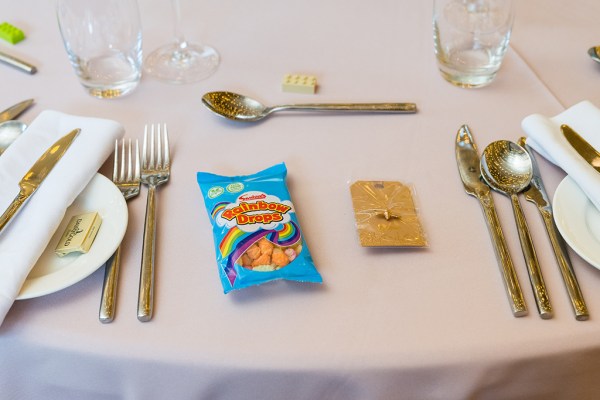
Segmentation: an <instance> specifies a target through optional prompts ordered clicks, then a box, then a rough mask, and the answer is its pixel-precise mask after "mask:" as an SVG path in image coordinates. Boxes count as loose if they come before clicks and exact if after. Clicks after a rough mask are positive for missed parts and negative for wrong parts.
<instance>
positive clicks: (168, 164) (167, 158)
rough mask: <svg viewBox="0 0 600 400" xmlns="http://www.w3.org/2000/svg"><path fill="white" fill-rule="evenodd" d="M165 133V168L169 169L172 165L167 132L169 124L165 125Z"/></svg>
mask: <svg viewBox="0 0 600 400" xmlns="http://www.w3.org/2000/svg"><path fill="white" fill-rule="evenodd" d="M163 131H164V133H165V146H164V147H165V163H164V168H169V166H170V165H171V160H170V155H169V132H168V131H167V124H165V125H164V128H163Z"/></svg>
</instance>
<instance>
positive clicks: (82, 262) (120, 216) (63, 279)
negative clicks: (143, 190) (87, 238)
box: [17, 173, 129, 300]
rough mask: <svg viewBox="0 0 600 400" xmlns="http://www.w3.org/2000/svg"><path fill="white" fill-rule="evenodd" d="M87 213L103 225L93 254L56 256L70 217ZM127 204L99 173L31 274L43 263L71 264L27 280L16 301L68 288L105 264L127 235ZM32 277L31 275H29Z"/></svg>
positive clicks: (75, 202) (114, 187) (115, 188)
mask: <svg viewBox="0 0 600 400" xmlns="http://www.w3.org/2000/svg"><path fill="white" fill-rule="evenodd" d="M88 211H97V212H98V213H99V214H100V217H101V218H102V225H101V226H100V229H99V231H98V235H97V236H96V239H95V241H94V244H93V245H92V247H91V248H90V251H89V252H88V253H85V254H77V255H75V254H73V255H67V256H65V257H70V259H68V260H67V261H65V258H63V259H61V258H59V257H58V256H56V255H55V254H54V249H55V247H56V243H57V242H58V240H59V239H60V236H61V235H62V232H63V231H64V229H65V226H66V224H67V223H68V222H69V220H70V219H71V217H73V216H74V215H77V214H81V213H83V212H88ZM128 218H129V215H128V210H127V204H126V202H125V199H124V197H123V195H122V194H121V192H120V190H119V189H118V188H117V187H116V186H115V185H114V184H113V183H112V181H111V180H110V179H108V178H106V177H105V176H104V175H101V174H98V173H97V174H96V175H94V176H93V177H92V179H91V180H90V182H89V183H88V185H87V186H86V187H85V188H84V189H83V190H82V191H81V193H80V194H79V196H78V197H77V198H76V199H75V200H74V201H73V204H71V206H69V208H67V210H66V212H65V216H64V218H63V220H62V222H61V223H60V225H59V227H58V229H57V230H56V232H55V233H54V235H53V236H52V239H51V240H50V242H49V243H48V246H47V247H46V249H45V250H44V252H43V253H42V255H41V256H40V258H39V259H38V262H37V263H36V265H35V266H34V267H33V268H32V272H34V271H35V269H36V267H37V268H43V266H47V264H43V266H40V265H42V264H40V263H42V262H45V261H47V260H48V259H50V262H55V263H59V262H68V264H65V266H64V267H62V268H59V269H57V270H55V271H53V272H50V273H48V274H45V275H41V276H38V277H28V278H27V279H26V280H25V283H24V284H23V286H22V288H21V291H20V292H19V295H18V296H17V300H24V299H31V298H35V297H40V296H44V295H47V294H50V293H54V292H57V291H59V290H62V289H65V288H67V287H69V286H71V285H73V284H75V283H77V282H79V281H81V280H82V279H84V278H86V277H88V276H89V275H91V274H92V273H93V272H95V271H96V270H97V269H98V268H100V267H101V266H102V265H104V264H105V263H106V261H107V260H108V259H109V258H110V257H111V256H112V254H113V253H114V252H115V251H116V249H117V248H118V247H119V244H120V243H121V241H122V240H123V237H124V236H125V231H126V230H127V223H128ZM30 275H31V273H30Z"/></svg>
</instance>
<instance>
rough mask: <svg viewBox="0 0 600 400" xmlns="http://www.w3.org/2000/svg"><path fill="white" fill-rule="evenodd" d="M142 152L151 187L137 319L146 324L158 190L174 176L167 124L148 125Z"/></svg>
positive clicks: (150, 304) (149, 309) (145, 175)
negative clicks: (172, 173) (172, 174)
mask: <svg viewBox="0 0 600 400" xmlns="http://www.w3.org/2000/svg"><path fill="white" fill-rule="evenodd" d="M161 128H162V129H161ZM155 133H156V135H155ZM142 149H143V150H142V153H143V155H142V183H143V184H144V185H146V186H148V200H147V203H146V222H145V224H144V244H143V247H142V267H141V270H140V289H139V294H138V311H137V318H138V320H140V321H142V322H147V321H150V320H151V319H152V311H153V307H154V249H155V240H154V239H155V235H156V188H157V187H158V186H159V185H162V184H163V183H166V182H167V181H168V180H169V176H170V175H171V162H170V158H169V137H168V133H167V124H163V125H162V126H161V125H160V124H156V125H154V124H153V125H151V126H150V129H148V125H146V127H145V128H144V143H143V147H142Z"/></svg>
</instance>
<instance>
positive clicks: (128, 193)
mask: <svg viewBox="0 0 600 400" xmlns="http://www.w3.org/2000/svg"><path fill="white" fill-rule="evenodd" d="M120 147H121V152H120V153H119V141H118V140H115V154H114V162H113V177H112V179H113V182H114V184H115V185H116V186H117V187H118V188H119V190H120V191H121V194H123V197H125V200H129V199H131V198H133V197H135V196H137V195H138V194H140V184H141V179H140V149H139V144H138V141H137V140H136V141H135V161H134V158H133V154H132V153H133V151H134V150H133V146H132V142H131V139H129V141H128V142H127V147H126V146H125V139H123V140H121V146H120ZM120 264H121V246H119V247H118V248H117V251H115V254H113V256H112V257H111V258H110V259H109V260H108V262H107V263H106V269H105V270H104V283H103V285H102V299H101V301H100V316H99V318H100V322H102V323H104V324H106V323H109V322H112V320H113V319H114V318H115V308H116V297H117V280H118V277H119V268H120Z"/></svg>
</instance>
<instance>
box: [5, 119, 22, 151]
mask: <svg viewBox="0 0 600 400" xmlns="http://www.w3.org/2000/svg"><path fill="white" fill-rule="evenodd" d="M25 129H27V124H25V123H24V122H21V121H16V120H10V121H5V122H2V123H0V154H2V153H4V151H5V150H6V149H7V148H8V146H10V145H11V144H12V142H14V141H15V139H16V138H17V137H18V136H19V135H20V134H21V133H23V132H24V131H25Z"/></svg>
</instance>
